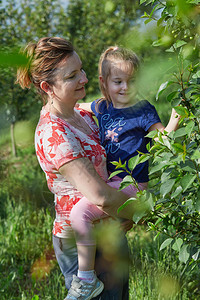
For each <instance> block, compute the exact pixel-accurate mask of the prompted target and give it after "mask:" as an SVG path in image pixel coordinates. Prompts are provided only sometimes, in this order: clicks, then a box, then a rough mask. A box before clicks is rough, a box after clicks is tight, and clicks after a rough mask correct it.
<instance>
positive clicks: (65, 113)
mask: <svg viewBox="0 0 200 300" xmlns="http://www.w3.org/2000/svg"><path fill="white" fill-rule="evenodd" d="M46 108H47V110H48V111H49V112H50V113H52V114H53V115H56V116H57V117H59V118H61V119H64V120H70V119H72V118H74V116H75V112H74V106H73V107H67V106H66V104H63V103H57V102H56V101H51V102H50V101H48V103H47V105H46Z"/></svg>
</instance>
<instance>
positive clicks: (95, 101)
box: [91, 100, 98, 116]
mask: <svg viewBox="0 0 200 300" xmlns="http://www.w3.org/2000/svg"><path fill="white" fill-rule="evenodd" d="M96 105H97V100H94V101H93V102H92V103H91V110H92V111H93V113H94V114H95V116H97V115H98V112H97V110H96Z"/></svg>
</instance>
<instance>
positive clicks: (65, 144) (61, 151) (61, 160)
mask: <svg viewBox="0 0 200 300" xmlns="http://www.w3.org/2000/svg"><path fill="white" fill-rule="evenodd" d="M77 112H78V113H79V114H80V115H81V116H82V117H83V118H84V119H85V121H86V122H87V123H88V125H89V126H90V128H91V129H92V131H93V132H92V134H91V135H86V134H84V133H82V132H81V131H79V130H77V129H76V128H74V127H73V126H71V125H70V124H69V123H67V122H65V121H64V120H62V119H60V118H58V117H56V116H55V115H52V114H50V113H49V112H47V111H46V110H45V108H43V109H42V111H41V115H40V120H39V122H38V125H37V128H36V132H35V148H36V154H37V158H38V161H39V164H40V166H41V168H42V169H43V171H44V172H45V175H46V179H47V184H48V188H49V190H50V191H51V192H52V193H53V194H54V195H55V211H56V218H55V221H54V227H53V234H54V235H56V236H58V237H66V235H67V231H68V230H69V228H70V227H71V226H70V218H69V217H70V211H71V209H72V207H73V206H74V205H75V204H76V203H77V202H78V201H79V200H80V199H81V198H82V197H83V195H82V194H81V193H80V192H79V191H77V190H76V189H75V188H74V187H73V186H72V185H71V184H70V183H69V182H68V181H67V180H66V179H65V178H64V177H63V176H62V175H61V174H60V173H59V168H60V167H61V166H62V165H63V164H65V163H67V162H69V161H71V160H73V159H77V158H80V157H88V159H89V160H90V161H91V162H92V163H93V165H94V167H95V169H96V171H97V172H98V174H99V175H100V176H101V177H102V178H103V179H104V180H105V181H106V180H107V179H108V174H107V169H106V152H105V149H104V148H103V147H102V146H101V145H100V140H99V131H98V126H97V125H96V123H95V121H94V119H93V118H92V115H91V114H90V113H88V112H86V111H84V110H81V109H77Z"/></svg>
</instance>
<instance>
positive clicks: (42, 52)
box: [16, 37, 74, 98]
mask: <svg viewBox="0 0 200 300" xmlns="http://www.w3.org/2000/svg"><path fill="white" fill-rule="evenodd" d="M73 51H74V48H73V45H72V44H71V43H70V42H69V41H66V40H65V39H63V38H60V37H44V38H41V39H40V40H39V41H38V42H37V43H34V42H31V43H29V44H28V45H27V46H26V47H25V48H24V50H22V52H23V53H24V54H25V55H26V56H27V57H28V64H27V65H26V66H24V67H20V68H19V69H18V71H17V80H16V83H19V85H20V86H21V87H22V88H23V89H24V88H30V87H31V84H32V83H33V84H34V86H35V87H36V89H37V91H38V92H39V93H40V94H41V95H42V97H43V98H45V96H46V93H45V92H44V91H43V90H42V89H41V87H40V83H41V82H42V81H46V82H48V83H49V84H50V85H53V83H54V76H55V73H56V70H57V67H58V65H59V63H60V62H61V61H62V60H63V59H65V58H66V57H68V56H70V55H72V54H73Z"/></svg>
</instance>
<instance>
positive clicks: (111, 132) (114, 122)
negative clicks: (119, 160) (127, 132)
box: [101, 114, 126, 153]
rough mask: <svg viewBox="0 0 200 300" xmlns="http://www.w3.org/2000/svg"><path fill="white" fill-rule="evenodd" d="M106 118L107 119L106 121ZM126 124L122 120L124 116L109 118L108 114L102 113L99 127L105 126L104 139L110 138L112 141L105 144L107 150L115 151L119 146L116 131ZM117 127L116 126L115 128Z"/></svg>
mask: <svg viewBox="0 0 200 300" xmlns="http://www.w3.org/2000/svg"><path fill="white" fill-rule="evenodd" d="M107 120H108V121H107ZM106 121H107V122H106ZM125 125H126V121H124V117H117V118H115V119H112V118H110V114H104V115H103V116H102V118H101V128H103V127H104V128H105V129H107V130H105V139H106V140H111V142H114V143H115V144H114V145H113V144H112V143H110V144H108V145H105V149H106V151H107V152H110V153H115V152H117V151H118V150H119V148H120V143H119V142H118V141H119V140H118V135H119V134H118V132H116V130H117V131H121V130H122V127H123V126H125ZM117 127H118V128H117Z"/></svg>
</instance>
